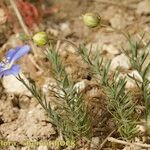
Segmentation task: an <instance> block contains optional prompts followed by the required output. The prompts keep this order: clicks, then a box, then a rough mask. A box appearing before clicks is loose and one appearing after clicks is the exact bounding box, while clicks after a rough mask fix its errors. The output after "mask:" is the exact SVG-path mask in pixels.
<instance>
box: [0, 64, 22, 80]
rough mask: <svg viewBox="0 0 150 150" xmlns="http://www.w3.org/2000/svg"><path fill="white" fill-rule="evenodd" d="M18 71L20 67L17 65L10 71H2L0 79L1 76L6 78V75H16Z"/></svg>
mask: <svg viewBox="0 0 150 150" xmlns="http://www.w3.org/2000/svg"><path fill="white" fill-rule="evenodd" d="M19 71H20V66H19V65H13V66H12V67H11V68H10V69H6V70H4V71H1V72H0V78H1V77H3V76H8V75H11V74H12V75H14V76H16V75H18V73H19Z"/></svg>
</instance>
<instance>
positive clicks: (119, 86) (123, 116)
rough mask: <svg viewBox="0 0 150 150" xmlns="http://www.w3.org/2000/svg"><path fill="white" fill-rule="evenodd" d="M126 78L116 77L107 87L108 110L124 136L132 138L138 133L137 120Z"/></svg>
mask: <svg viewBox="0 0 150 150" xmlns="http://www.w3.org/2000/svg"><path fill="white" fill-rule="evenodd" d="M125 85H126V78H121V77H119V78H118V81H116V79H115V78H114V80H113V81H112V82H111V84H110V85H108V86H107V87H106V95H107V99H108V110H109V112H110V113H111V114H112V116H113V117H114V120H115V122H116V125H117V126H118V127H119V128H118V131H119V133H120V135H121V136H122V138H126V139H130V138H131V137H132V136H133V135H135V134H136V133H137V130H136V122H135V120H134V118H133V114H134V103H133V101H132V97H131V95H130V93H129V92H127V91H126V90H125Z"/></svg>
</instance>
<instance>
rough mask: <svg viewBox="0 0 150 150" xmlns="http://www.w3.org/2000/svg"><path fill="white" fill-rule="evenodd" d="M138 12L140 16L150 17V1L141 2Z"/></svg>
mask: <svg viewBox="0 0 150 150" xmlns="http://www.w3.org/2000/svg"><path fill="white" fill-rule="evenodd" d="M136 12H137V13H138V14H140V15H149V14H150V1H149V0H144V1H141V2H139V4H138V6H137V10H136Z"/></svg>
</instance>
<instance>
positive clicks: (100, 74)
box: [78, 45, 111, 86]
mask: <svg viewBox="0 0 150 150" xmlns="http://www.w3.org/2000/svg"><path fill="white" fill-rule="evenodd" d="M78 53H79V55H81V57H82V59H83V60H84V61H85V62H86V63H87V64H88V65H89V68H90V73H91V74H92V75H93V76H94V77H95V78H96V79H97V81H98V83H99V84H100V85H104V86H106V85H108V80H109V74H108V73H109V67H110V63H111V62H110V61H109V62H108V63H106V64H105V67H103V65H104V60H103V58H101V57H100V53H99V50H98V49H97V50H96V52H95V55H94V56H93V59H92V58H90V54H91V50H90V51H89V52H88V49H87V48H86V47H85V46H84V45H80V46H79V48H78Z"/></svg>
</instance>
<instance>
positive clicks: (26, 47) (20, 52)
mask: <svg viewBox="0 0 150 150" xmlns="http://www.w3.org/2000/svg"><path fill="white" fill-rule="evenodd" d="M30 50H31V48H30V46H29V45H24V46H22V47H21V48H19V49H16V53H15V54H14V55H13V56H12V58H11V60H10V61H11V63H14V62H15V61H17V60H18V59H19V58H20V57H22V56H24V55H25V54H27V53H28V52H29V51H30Z"/></svg>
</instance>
